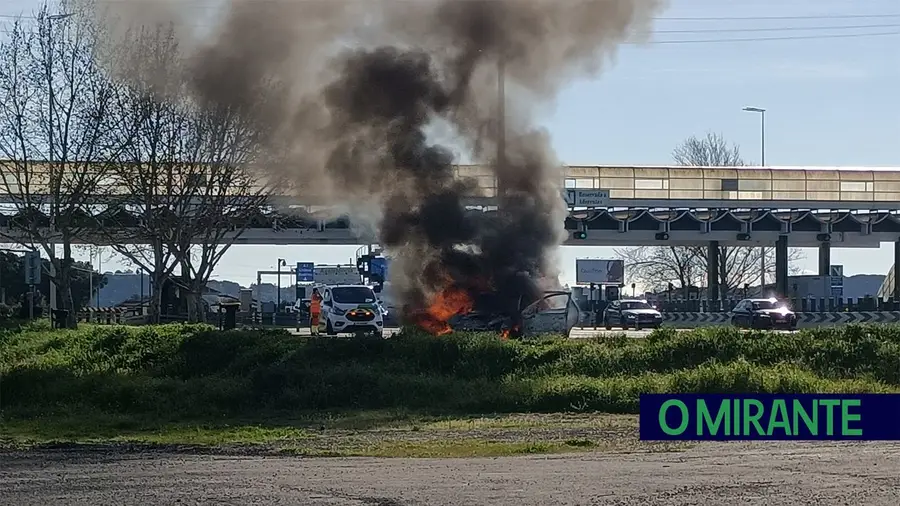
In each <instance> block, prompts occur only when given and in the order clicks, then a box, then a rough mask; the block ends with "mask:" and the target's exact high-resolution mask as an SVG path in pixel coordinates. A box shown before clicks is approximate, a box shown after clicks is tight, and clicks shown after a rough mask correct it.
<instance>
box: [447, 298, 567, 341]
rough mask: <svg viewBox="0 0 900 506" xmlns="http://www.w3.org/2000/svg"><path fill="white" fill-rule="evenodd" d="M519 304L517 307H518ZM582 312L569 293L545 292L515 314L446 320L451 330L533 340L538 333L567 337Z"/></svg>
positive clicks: (481, 313) (467, 315)
mask: <svg viewBox="0 0 900 506" xmlns="http://www.w3.org/2000/svg"><path fill="white" fill-rule="evenodd" d="M521 305H522V304H521V303H520V307H521ZM580 313H581V309H580V308H579V307H578V304H577V303H576V302H575V300H574V299H573V298H572V293H571V292H566V291H547V292H544V294H543V296H542V297H541V298H540V299H538V300H536V301H534V302H532V303H531V304H528V305H527V306H525V307H522V308H521V309H520V310H519V311H518V313H517V314H515V315H513V316H507V315H504V314H500V313H494V312H485V311H478V310H473V311H470V312H467V313H464V314H457V315H454V316H453V317H451V318H450V319H449V320H448V322H447V323H448V324H449V326H450V327H452V328H453V329H454V330H463V331H469V332H498V333H500V334H501V335H502V336H504V337H533V336H537V335H540V334H562V335H564V336H568V335H569V333H570V332H571V331H572V328H573V327H575V325H577V324H578V321H579V318H580Z"/></svg>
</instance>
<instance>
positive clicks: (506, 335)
mask: <svg viewBox="0 0 900 506" xmlns="http://www.w3.org/2000/svg"><path fill="white" fill-rule="evenodd" d="M518 333H519V326H518V325H513V326H512V328H511V329H503V330H502V331H501V332H500V338H501V339H503V340H504V341H506V340H507V339H509V338H510V336H514V335H516V334H518Z"/></svg>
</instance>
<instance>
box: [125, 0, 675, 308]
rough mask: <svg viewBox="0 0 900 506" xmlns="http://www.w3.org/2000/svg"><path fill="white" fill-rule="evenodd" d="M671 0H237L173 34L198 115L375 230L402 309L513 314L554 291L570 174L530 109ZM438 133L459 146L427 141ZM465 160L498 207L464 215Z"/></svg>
mask: <svg viewBox="0 0 900 506" xmlns="http://www.w3.org/2000/svg"><path fill="white" fill-rule="evenodd" d="M661 2H662V0H418V1H415V0H413V1H385V0H381V1H379V0H368V1H365V2H363V1H339V0H338V1H323V0H306V1H295V2H289V1H283V2H277V1H253V0H232V2H231V3H230V4H229V5H228V7H227V12H226V14H225V17H224V20H223V21H222V22H221V23H220V24H217V25H215V27H214V28H213V29H212V31H211V32H208V33H206V34H204V35H197V34H196V33H193V34H187V33H181V35H180V37H181V38H182V39H184V41H185V43H184V44H182V45H183V46H184V47H185V48H186V49H185V53H186V54H185V55H184V58H185V59H186V61H187V62H188V64H187V65H186V66H185V67H186V68H187V70H186V71H185V73H184V74H181V75H180V76H179V78H180V79H184V80H185V82H186V83H187V85H188V86H187V89H189V90H190V91H189V92H190V93H191V94H192V96H193V97H194V98H195V99H196V101H197V103H199V104H200V105H201V106H203V107H216V108H228V109H230V110H236V111H239V112H240V113H241V114H243V115H246V116H247V117H248V118H249V119H251V120H252V121H254V122H256V123H257V124H258V125H260V127H261V128H263V127H264V128H265V129H266V131H267V132H269V134H268V136H267V141H266V146H263V147H264V148H265V151H266V152H268V153H269V154H270V155H271V156H268V157H266V165H265V167H260V170H266V171H271V172H272V173H278V174H279V175H282V176H283V175H285V174H289V175H290V176H291V178H292V179H293V180H294V181H296V182H297V189H296V191H297V193H298V195H299V194H302V195H305V196H316V197H321V198H323V199H324V200H326V201H328V202H329V203H332V204H341V205H344V206H345V207H346V209H348V210H350V212H352V213H353V217H354V218H355V219H356V220H357V221H359V222H362V223H369V224H371V225H372V228H374V229H375V231H376V234H377V238H378V241H379V242H380V243H381V244H382V245H383V246H384V247H385V248H386V250H387V251H388V252H389V254H390V255H391V256H392V257H393V258H394V264H393V265H394V267H393V271H392V273H391V282H392V285H393V287H395V288H397V289H398V290H399V293H398V295H399V296H400V298H401V302H403V303H405V305H406V306H407V308H408V309H409V310H410V311H415V310H417V309H422V308H423V307H424V306H426V305H427V304H429V301H430V300H431V297H432V296H433V295H434V294H435V292H437V291H440V290H443V289H445V288H446V287H447V286H448V284H453V285H456V286H457V287H461V288H463V289H465V290H468V291H469V292H470V294H471V296H472V297H473V298H474V299H479V300H483V299H481V298H480V295H481V292H484V291H485V290H486V289H487V290H488V291H489V292H491V293H493V294H495V296H494V297H491V298H489V300H491V301H492V302H491V305H492V307H490V308H487V309H489V310H491V311H503V312H507V313H510V312H512V311H514V310H515V309H516V307H518V306H519V305H520V304H522V303H523V302H524V303H527V302H530V301H532V300H534V299H535V298H537V297H538V296H539V293H540V291H541V290H542V289H543V288H544V287H545V286H552V285H555V284H557V278H558V273H557V271H556V267H555V266H554V263H555V262H554V252H555V250H556V248H557V246H558V245H559V244H561V242H562V241H563V240H564V237H565V231H564V229H563V220H564V216H565V208H564V204H563V202H562V199H561V198H560V189H561V184H562V172H561V163H560V162H559V161H558V160H557V159H556V158H555V156H554V154H553V152H552V149H551V148H550V142H549V139H548V136H547V135H546V133H545V132H543V131H542V130H540V129H539V128H537V127H536V126H535V124H534V116H535V114H536V112H537V111H538V107H540V106H544V105H552V101H553V99H554V97H555V95H556V94H557V92H558V91H559V89H560V88H561V86H563V85H565V84H567V83H569V82H570V81H571V80H572V79H574V78H577V77H579V76H584V75H591V74H594V73H596V72H598V71H599V70H601V69H602V67H603V64H604V63H605V60H606V59H608V58H609V57H611V56H613V55H614V53H615V50H616V48H617V46H618V45H619V44H620V43H621V42H623V41H624V40H625V39H626V38H628V37H629V36H630V35H633V34H634V33H636V31H637V30H640V29H644V30H646V26H645V25H646V24H647V23H649V21H650V20H651V19H652V15H653V14H655V13H656V12H658V11H659V10H660V9H661V8H662V5H661ZM127 5H128V8H129V9H130V11H125V10H124V9H123V8H122V7H118V8H119V10H120V12H119V13H120V14H122V13H127V12H140V13H141V15H142V16H145V17H146V16H148V11H152V10H154V8H156V7H159V9H158V10H156V11H155V15H154V16H152V19H155V20H156V19H159V18H160V16H161V14H160V13H161V12H163V10H162V6H165V7H166V9H169V10H171V9H173V4H171V3H163V2H159V3H157V2H151V1H149V0H134V1H133V2H131V3H128V4H127ZM174 5H176V6H177V4H174ZM112 8H117V7H116V6H115V5H113V7H112ZM165 12H168V11H165ZM182 14H183V16H182V17H181V18H180V19H179V20H178V22H179V24H178V25H177V26H179V27H183V26H184V25H185V22H184V15H186V13H182ZM192 15H195V14H193V13H192ZM132 21H134V19H133V20H132ZM181 29H182V30H183V28H181ZM501 66H502V71H503V75H504V77H505V83H506V89H505V95H506V99H505V100H503V101H502V105H501V101H500V100H499V99H498V96H499V93H498V76H499V73H498V72H499V70H498V69H499V68H500V67H501ZM501 117H502V118H503V121H499V119H500V118H501ZM435 128H438V129H440V130H443V131H444V132H445V133H449V135H450V137H451V138H452V142H450V146H451V147H445V146H442V145H438V144H435V143H433V142H430V141H429V138H430V137H429V131H430V130H433V129H435ZM455 153H463V154H465V155H466V156H468V157H469V158H470V159H471V160H472V161H474V162H476V163H478V164H481V165H483V166H484V167H485V175H486V176H488V177H489V178H495V179H496V180H497V182H498V187H499V190H498V193H499V194H498V195H497V197H498V199H497V201H498V204H499V210H498V211H497V212H492V213H482V212H472V211H468V210H467V209H466V206H465V204H466V198H467V197H469V196H472V195H474V194H476V193H477V187H478V181H477V180H476V179H474V178H469V177H461V176H459V175H458V174H457V173H456V163H457V162H458V161H459V160H458V157H457V156H456V155H455Z"/></svg>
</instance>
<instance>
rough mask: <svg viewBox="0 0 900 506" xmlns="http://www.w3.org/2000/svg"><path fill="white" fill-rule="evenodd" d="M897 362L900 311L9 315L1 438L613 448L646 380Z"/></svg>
mask: <svg viewBox="0 0 900 506" xmlns="http://www.w3.org/2000/svg"><path fill="white" fill-rule="evenodd" d="M898 363H900V326H875V325H873V326H861V325H850V326H845V327H836V328H821V329H809V330H802V331H800V332H796V333H793V334H782V333H769V332H762V331H760V332H749V333H747V332H740V331H737V330H734V329H731V328H726V327H714V328H705V329H697V330H693V331H689V332H676V331H674V330H671V329H661V330H658V331H655V332H653V333H652V334H651V335H650V336H649V338H647V339H632V338H625V337H624V336H617V335H615V334H607V335H605V336H603V337H599V338H597V339H586V340H566V339H562V338H553V337H548V338H546V339H542V340H537V341H502V340H500V339H499V338H498V336H496V335H493V334H470V333H459V334H453V335H449V336H443V337H433V336H430V335H425V334H420V333H417V332H415V331H412V332H409V331H407V332H405V333H404V334H402V335H400V336H398V337H395V338H392V339H387V340H354V339H333V338H332V339H329V338H316V339H311V338H302V337H297V336H292V335H290V334H288V333H286V332H282V331H277V330H266V331H256V330H254V331H249V330H239V331H230V332H220V331H218V330H216V329H214V328H212V327H209V326H205V325H161V326H148V327H125V326H85V327H84V328H81V329H79V330H49V329H47V328H46V327H43V326H41V325H40V324H36V325H30V326H24V327H11V328H6V329H0V375H2V378H0V412H2V417H3V418H2V422H0V423H2V425H0V427H2V429H3V430H2V431H0V441H5V443H6V444H22V443H28V442H47V441H70V442H71V441H82V442H83V441H117V442H125V441H138V442H143V443H154V444H198V445H222V444H230V443H246V444H263V443H265V444H272V443H273V442H274V443H278V445H279V447H280V448H281V449H282V450H284V449H285V448H294V449H295V450H296V451H297V452H299V453H306V454H327V455H331V454H367V455H368V454H372V455H383V454H397V455H433V454H452V455H457V454H498V453H499V454H502V453H504V452H506V453H510V452H511V453H530V452H541V451H557V450H560V449H570V450H571V449H582V448H596V447H608V448H612V447H616V446H617V444H616V443H615V441H618V440H619V439H617V438H615V437H613V436H615V435H617V434H618V435H623V434H627V433H631V434H633V433H634V432H635V431H634V427H635V421H634V417H633V416H628V415H629V414H631V415H633V414H635V413H637V412H638V402H639V396H640V394H641V393H655V392H721V393H729V392H735V393H737V392H796V393H817V392H895V391H900V368H898V366H897V364H898ZM598 412H599V413H606V415H603V416H600V415H592V414H591V413H598ZM523 413H524V414H523ZM487 414H490V415H487ZM503 414H505V415H503ZM617 414H618V416H615V415H617ZM476 429H477V430H476ZM557 429H558V430H557ZM323 434H329V435H332V436H334V437H333V438H332V439H328V438H324V439H323V437H322V436H323ZM375 434H377V435H375ZM386 434H388V435H389V434H394V435H398V434H403V435H404V437H401V438H400V439H398V440H391V438H390V437H388V436H386ZM435 434H438V435H435ZM503 434H506V435H509V434H516V435H517V436H516V437H511V438H510V437H506V438H505V439H504V436H503ZM607 436H609V438H606V437H607ZM341 438H343V439H341ZM417 438H418V439H417ZM472 438H474V439H472ZM604 438H606V439H604ZM633 438H636V435H634V436H633ZM633 438H632V439H633ZM417 441H418V442H417ZM317 445H318V446H317ZM410 445H411V446H410ZM473 445H474V446H473ZM473 448H474V449H473ZM479 448H480V450H479ZM490 448H493V450H490Z"/></svg>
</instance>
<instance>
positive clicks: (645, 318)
mask: <svg viewBox="0 0 900 506" xmlns="http://www.w3.org/2000/svg"><path fill="white" fill-rule="evenodd" d="M662 321H663V318H662V313H660V312H659V311H657V310H656V308H654V307H653V306H651V305H650V303H649V302H647V301H646V300H637V299H625V300H614V301H612V302H610V303H609V305H608V306H606V309H605V310H604V311H603V326H604V327H606V330H612V328H613V327H622V330H628V329H630V328H642V329H646V328H654V329H655V328H659V326H660V325H662Z"/></svg>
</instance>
